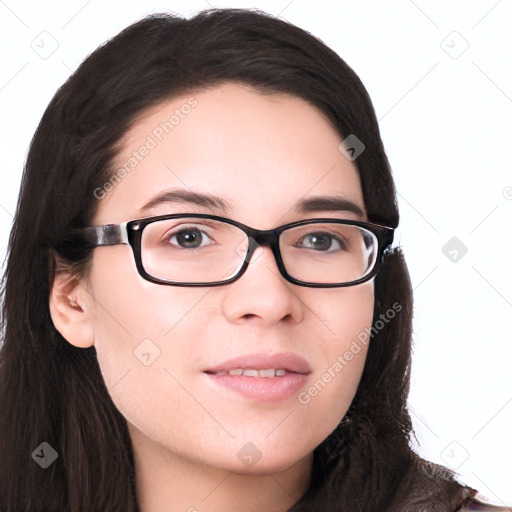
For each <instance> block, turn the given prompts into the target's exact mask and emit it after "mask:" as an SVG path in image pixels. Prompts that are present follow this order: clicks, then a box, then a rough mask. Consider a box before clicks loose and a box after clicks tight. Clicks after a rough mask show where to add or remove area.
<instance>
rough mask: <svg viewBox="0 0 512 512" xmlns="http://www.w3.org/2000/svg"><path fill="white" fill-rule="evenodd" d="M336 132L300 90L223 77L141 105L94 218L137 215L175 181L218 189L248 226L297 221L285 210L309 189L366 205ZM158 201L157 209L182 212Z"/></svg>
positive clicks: (204, 190) (192, 188)
mask: <svg viewBox="0 0 512 512" xmlns="http://www.w3.org/2000/svg"><path fill="white" fill-rule="evenodd" d="M341 140H342V137H341V136H340V134H339V133H338V132H337V131H336V130H335V129H334V127H333V126H332V124H331V123H330V121H329V120H328V119H327V118H326V116H325V115H324V114H323V113H322V112H320V111H319V110H318V109H316V108H315V107H313V106H312V105H310V104H309V103H308V102H306V101H305V100H303V99H301V98H298V97H296V96H292V95H287V94H281V93H272V94H267V93H265V94H262V93H261V92H258V91H256V90H255V89H253V88H252V87H250V86H247V85H242V84H235V83H227V84H222V85H219V86H216V87H213V88H211V89H208V90H202V91H198V92H196V93H191V94H187V95H183V96H180V97H176V98H173V99H172V100H168V101H165V102H162V103H160V104H159V105H157V106H155V107H152V108H151V109H148V110H147V111H145V112H144V113H143V114H142V115H140V116H139V117H138V118H137V120H136V121H135V123H134V124H133V125H132V127H131V128H130V129H129V131H128V132H127V133H126V134H125V136H124V137H123V139H122V141H121V144H120V148H121V149H120V151H119V152H118V155H117V157H116V160H115V162H114V165H113V166H112V173H113V174H112V177H111V179H110V180H109V185H107V187H106V188H105V189H106V190H107V192H106V194H105V198H104V199H103V200H102V201H101V202H100V205H99V209H98V212H97V215H96V218H95V222H96V223H107V222H122V221H124V220H128V219H130V218H134V217H137V216H138V215H137V213H138V212H139V211H140V210H141V208H142V207H143V206H144V205H145V204H147V203H148V202H149V201H150V200H151V199H152V198H153V197H154V196H155V195H157V194H159V193H161V192H162V191H165V190H178V189H180V190H187V191H189V192H190V191H192V192H198V193H206V194H210V195H215V196H218V197H220V198H222V199H224V202H225V203H226V204H228V205H229V207H230V210H231V215H230V216H231V217H233V218H235V217H236V218H237V219H238V220H240V221H242V222H244V221H245V222H248V223H249V224H251V223H252V225H253V226H254V227H271V226H272V225H274V223H275V222H276V221H277V219H278V218H280V219H281V220H283V219H284V220H285V221H290V220H294V219H293V218H291V217H290V214H289V213H290V210H291V209H292V207H293V205H294V204H295V203H296V202H298V201H300V200H303V199H304V198H307V197H308V196H318V195H326V194H329V195H336V196H339V197H342V198H345V199H347V200H350V201H352V202H354V203H356V204H358V205H359V206H360V207H361V209H362V210H364V203H363V199H362V192H361V185H360V180H359V175H358V172H357V168H356V167H355V165H354V163H353V162H351V161H350V160H348V159H347V158H346V157H345V156H344V154H342V153H341V152H340V151H339V149H338V146H339V144H340V142H341ZM171 207H172V211H171V209H170V208H171ZM159 208H160V209H158V211H155V212H154V213H156V214H160V213H167V212H168V213H173V212H174V211H187V209H186V208H185V209H184V205H176V206H173V205H167V210H166V211H162V208H163V206H159ZM189 210H190V208H189ZM194 210H197V208H194ZM152 213H153V212H148V214H152ZM224 213H226V212H224ZM139 216H140V215H139ZM309 216H311V215H309Z"/></svg>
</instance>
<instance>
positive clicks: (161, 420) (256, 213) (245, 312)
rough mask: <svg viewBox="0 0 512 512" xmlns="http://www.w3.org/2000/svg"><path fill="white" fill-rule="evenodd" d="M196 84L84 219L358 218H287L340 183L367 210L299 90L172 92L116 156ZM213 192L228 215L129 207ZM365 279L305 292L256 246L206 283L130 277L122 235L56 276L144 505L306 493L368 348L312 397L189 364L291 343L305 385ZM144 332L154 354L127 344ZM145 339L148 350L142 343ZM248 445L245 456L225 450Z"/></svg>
mask: <svg viewBox="0 0 512 512" xmlns="http://www.w3.org/2000/svg"><path fill="white" fill-rule="evenodd" d="M191 96H193V97H194V98H195V99H196V100H197V106H196V107H195V108H193V109H192V110H191V112H190V113H189V114H188V115H187V116H184V117H183V119H180V122H179V124H178V125H176V126H175V127H174V129H173V130H172V132H170V133H169V134H167V135H166V136H165V137H164V138H163V140H162V141H161V142H160V143H159V144H158V145H157V147H155V148H154V149H152V150H151V151H150V152H149V154H148V155H147V156H145V157H144V158H143V159H142V161H141V162H140V163H138V165H137V166H136V167H135V168H133V170H131V172H130V173H129V174H128V175H127V176H126V177H125V178H124V179H123V180H122V181H121V182H120V183H118V184H117V185H116V186H115V187H114V188H113V190H110V191H109V192H108V193H107V194H106V196H105V198H104V199H102V200H101V201H100V204H99V208H98V211H97V214H96V216H95V218H94V219H93V222H92V224H93V225H100V224H108V223H120V222H123V221H126V220H130V219H134V218H139V217H142V216H150V215H160V214H165V213H179V212H190V213H191V212H198V213H214V214H218V215H223V216H227V217H230V218H232V219H235V220H237V221H240V222H243V223H245V224H248V225H249V226H252V227H255V228H260V229H268V228H272V227H275V226H277V225H282V224H285V223H287V222H292V221H295V220H300V219H302V218H313V217H329V218H345V219H361V220H365V216H363V217H358V216H357V215H356V214H354V213H350V212H345V211H343V212H318V213H314V214H313V213H308V214H298V213H296V212H295V211H294V209H293V207H294V205H295V203H296V202H297V201H299V200H300V199H303V198H307V197H310V196H313V195H322V194H337V195H339V196H342V197H344V198H346V199H349V200H351V201H352V202H354V203H356V204H357V205H358V206H359V207H360V208H361V209H362V210H363V212H364V202H363V196H362V191H361V183H360V180H359V177H358V173H357V170H356V167H355V165H354V163H353V162H351V161H349V160H348V159H347V158H346V157H345V156H344V155H343V154H342V153H341V152H340V151H339V150H338V145H339V144H340V142H341V140H342V138H341V136H340V135H339V134H338V133H337V132H336V130H334V128H333V127H332V125H331V124H330V123H329V121H328V120H327V119H326V118H325V116H324V115H323V114H322V113H320V112H319V111H318V110H317V109H315V108H314V107H312V106H311V105H310V104H308V103H307V102H305V101H303V100H302V99H299V98H296V97H294V96H290V95H284V94H271V95H263V94H261V93H259V92H257V91H255V90H254V89H252V88H250V87H249V86H246V85H240V84H235V83H228V84H223V85H221V86H216V87H214V88H212V89H209V90H204V91H200V92H197V93H195V94H190V95H187V96H184V97H180V98H174V99H172V100H171V101H167V102H165V103H163V104H160V105H159V106H158V107H155V108H152V109H151V110H149V111H147V112H145V113H144V115H142V116H140V118H139V119H138V120H137V122H136V123H135V124H134V126H133V127H132V129H131V130H130V131H129V132H127V133H126V134H125V137H124V139H123V141H122V142H123V144H122V147H121V151H120V153H119V155H118V159H117V164H119V165H122V163H123V162H125V161H126V160H127V159H128V158H129V156H130V155H131V154H132V152H133V151H135V150H137V149H138V148H140V147H141V145H143V144H144V143H145V141H146V139H147V136H148V135H149V134H151V132H152V131H153V130H154V128H155V127H156V126H158V125H159V124H160V123H161V122H163V121H164V120H167V119H169V117H170V115H171V114H172V113H173V111H174V110H175V109H176V108H180V106H182V105H183V104H184V103H185V102H186V101H187V99H188V98H190V97H191ZM173 188H179V189H189V190H193V191H199V192H207V193H213V194H216V195H220V196H222V197H223V198H225V199H226V200H228V201H229V202H230V203H231V204H232V205H233V209H232V211H229V212H227V213H226V212H221V211H218V210H210V209H207V208H204V207H199V206H196V205H186V204H178V203H173V204H164V205H159V206H158V207H156V208H154V209H151V210H149V211H146V212H144V215H141V213H140V212H139V209H140V208H141V207H142V206H143V205H144V204H145V203H146V202H147V201H149V199H151V198H152V197H153V196H155V195H156V194H158V193H159V192H161V191H162V190H165V189H173ZM373 304H374V285H373V281H370V282H367V283H364V284H360V285H357V286H351V287H346V288H331V289H315V288H307V287H301V286H297V285H293V284H291V283H289V282H287V281H286V280H285V279H284V278H283V277H282V276H281V275H280V274H279V271H278V269H277V266H276V263H275V260H274V258H273V255H272V252H271V251H270V249H269V248H258V249H257V253H256V254H255V256H254V259H253V260H252V261H251V264H250V265H249V268H248V269H247V271H246V273H245V274H244V275H243V276H242V277H241V278H240V279H239V280H238V281H235V282H234V283H231V284H229V285H226V286H219V287H210V288H185V287H179V286H163V285H158V284H153V283H150V282H148V281H145V280H144V279H143V278H141V277H140V276H139V274H138V272H137V270H136V268H135V263H134V258H133V255H132V251H131V248H130V247H129V246H127V245H117V246H110V247H99V248H96V249H95V250H94V253H93V260H92V266H91V269H90V272H89V274H88V276H87V278H85V279H84V280H83V281H82V282H81V283H79V285H78V286H75V285H74V284H73V283H72V282H71V281H70V279H69V276H67V275H66V274H65V273H60V274H59V275H58V276H57V277H56V280H55V283H54V286H53V290H52V293H51V297H50V310H51V314H52V319H53V321H54V324H55V326H56V327H57V329H58V330H59V331H60V332H61V333H62V334H63V336H64V337H65V338H66V339H67V340H68V341H69V342H70V343H72V344H74V345H76V346H79V347H88V346H92V345H95V347H96V351H97V354H98V361H99V364H100V368H101V371H102V374H103V376H104V379H105V383H106V386H107V388H108V390H109V393H110V395H111V396H112V399H113V401H114V403H115V405H116V406H117V408H118V409H119V411H120V412H121V413H122V414H123V415H124V417H125V418H126V420H127V422H128V427H129V431H130V435H131V438H132V443H133V447H134V453H135V464H136V474H137V482H136V483H137V492H138V497H139V503H140V507H141V510H142V511H143V512H149V511H151V512H159V511H164V510H165V511H166V512H169V511H178V510H180V511H186V510H189V511H190V512H192V511H194V510H198V511H201V512H204V511H214V510H224V511H234V510H240V504H241V503H243V504H244V505H243V509H244V510H246V511H252V510H258V511H259V510H274V511H284V510H287V509H288V508H289V507H290V506H291V505H292V504H293V503H295V502H296V501H297V500H298V499H299V498H300V496H301V495H302V494H303V493H304V492H305V490H306V488H307V485H308V482H309V478H310V473H311V463H312V452H313V450H314V449H315V447H316V446H318V445H319V444H320V443H321V442H322V441H323V440H324V439H325V438H326V437H327V436H328V435H329V434H330V433H331V432H332V431H333V430H334V429H335V428H336V426H337V425H338V423H339V422H340V421H341V420H342V418H343V416H344V415H345V413H346V411H347V410H348V408H349V405H350V403H351V401H352V399H353V397H354V395H355V392H356V389H357V385H358V383H359V380H360V377H361V374H362V370H363V367H364V362H365V357H366V350H367V348H366V347H364V346H363V347H362V350H361V351H360V352H359V353H358V354H357V355H355V356H354V358H353V359H352V360H351V361H350V363H349V364H347V366H346V367H345V368H344V369H343V371H342V372H340V373H339V374H337V375H336V377H335V378H333V379H332V380H331V381H330V382H329V383H328V384H327V385H326V386H325V388H324V389H323V390H322V391H321V392H320V393H318V395H317V396H315V397H313V398H312V399H311V400H310V401H309V403H307V404H305V405H304V404H301V403H300V402H299V401H298V399H297V396H295V395H294V396H293V397H291V398H289V399H286V400H283V401H280V402H274V403H261V402H256V401H252V400H249V399H247V398H244V397H242V396H241V395H238V394H236V393H233V392H231V391H229V390H227V389H224V388H221V387H219V386H215V385H211V384H210V383H207V382H206V380H207V379H206V378H205V375H204V374H203V373H202V371H203V370H204V369H205V368H206V367H208V366H212V365H214V364H218V363H220V362H222V361H225V360H227V359H230V358H232V357H235V356H240V355H243V354H255V353H276V352H292V353H295V354H298V355H300V356H301V357H303V358H304V359H306V360H307V361H308V363H309V365H310V366H311V369H312V373H311V374H310V375H309V376H308V379H307V382H306V384H305V385H304V387H303V388H301V390H302V391H303V390H307V389H308V388H309V387H310V386H311V385H312V384H313V383H314V382H315V381H317V380H318V379H320V378H321V376H322V374H323V373H324V372H325V371H326V370H327V369H328V368H329V367H331V366H332V365H333V363H334V362H335V361H336V359H337V357H338V356H340V355H342V354H344V353H345V351H346V350H348V349H349V348H350V345H351V342H352V341H353V340H354V339H356V337H357V335H358V334H359V333H360V332H361V331H363V330H364V329H365V328H369V327H370V326H371V323H372V315H373ZM145 339H150V340H151V342H150V343H152V345H150V346H151V347H154V346H156V347H158V349H159V350H160V355H159V357H157V358H156V359H155V360H154V362H152V364H150V365H148V366H145V365H144V364H142V363H141V361H140V360H139V359H138V358H137V357H135V356H134V350H135V349H136V347H137V346H138V345H139V344H140V343H141V342H142V340H145ZM151 350H154V348H152V349H151ZM249 442H250V443H252V444H253V445H254V446H255V447H257V449H258V450H259V452H260V453H261V459H260V460H259V461H258V462H257V463H256V464H254V465H253V466H251V467H247V466H246V465H244V464H243V463H242V462H241V461H240V460H239V458H238V457H237V453H238V452H239V450H240V449H241V448H242V447H243V446H244V445H246V444H247V443H249Z"/></svg>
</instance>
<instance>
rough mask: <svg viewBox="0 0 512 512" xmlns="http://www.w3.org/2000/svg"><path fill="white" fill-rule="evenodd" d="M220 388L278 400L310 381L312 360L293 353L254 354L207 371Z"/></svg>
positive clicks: (258, 399)
mask: <svg viewBox="0 0 512 512" xmlns="http://www.w3.org/2000/svg"><path fill="white" fill-rule="evenodd" d="M203 373H204V374H205V375H206V376H207V377H208V378H209V381H210V382H212V383H213V384H214V386H215V388H216V390H217V391H221V392H223V393H226V391H227V392H228V393H235V394H238V395H239V396H240V395H241V396H243V397H244V398H247V399H249V400H252V401H257V402H278V401H282V400H286V399H288V398H290V397H292V396H293V395H294V394H296V393H298V391H299V390H300V388H301V387H303V386H304V385H305V383H306V381H307V378H308V375H309V374H310V373H311V368H310V366H309V364H308V362H307V361H306V360H305V359H304V358H302V357H300V356H298V355H296V354H292V353H283V354H251V355H246V356H242V357H237V358H234V359H230V360H228V361H224V362H223V363H220V364H218V365H215V366H213V367H210V368H208V369H206V370H204V371H203Z"/></svg>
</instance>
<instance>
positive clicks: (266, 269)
mask: <svg viewBox="0 0 512 512" xmlns="http://www.w3.org/2000/svg"><path fill="white" fill-rule="evenodd" d="M297 288H299V287H298V286H296V285H293V284H291V283H289V282H288V281H286V280H285V279H284V277H283V276H282V275H281V273H280V272H279V269H278V267H277V263H276V260H275V258H274V254H273V253H272V249H271V248H270V247H268V246H266V247H263V246H259V247H257V248H256V250H255V251H254V253H253V255H252V258H251V260H250V262H249V266H248V268H247V270H246V271H245V273H244V274H243V275H242V276H241V277H240V278H239V279H238V280H236V281H234V282H233V283H231V284H229V285H228V286H226V287H225V289H226V295H225V298H224V302H223V308H224V315H225V316H226V318H227V319H228V320H229V321H230V322H233V323H240V322H247V321H250V322H252V323H258V324H261V325H267V326H271V325H277V324H278V323H279V322H281V321H285V322H289V323H295V322H300V321H301V320H302V318H303V316H304V304H303V302H302V301H301V299H300V298H299V296H298V295H297V290H296V289H297Z"/></svg>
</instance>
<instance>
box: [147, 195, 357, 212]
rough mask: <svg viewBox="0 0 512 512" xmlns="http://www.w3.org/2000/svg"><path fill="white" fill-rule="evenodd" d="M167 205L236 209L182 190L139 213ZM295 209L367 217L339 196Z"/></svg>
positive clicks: (156, 200) (222, 201)
mask: <svg viewBox="0 0 512 512" xmlns="http://www.w3.org/2000/svg"><path fill="white" fill-rule="evenodd" d="M166 203H180V204H193V205H196V206H202V207H204V208H208V209H210V210H221V211H222V212H223V213H225V214H227V213H228V212H229V211H231V210H233V209H234V205H233V203H231V202H230V201H229V200H228V199H226V198H222V197H220V196H216V195H213V194H208V193H204V192H193V191H191V190H182V189H180V190H166V191H164V192H162V193H160V194H158V195H156V196H155V197H153V198H152V199H150V200H149V201H148V202H147V203H146V204H145V205H144V206H143V207H142V208H140V209H139V210H138V212H139V214H141V215H143V214H145V213H146V212H147V211H148V210H151V209H152V208H156V207H157V206H160V205H161V204H166ZM293 209H294V211H296V212H297V213H316V212H350V213H355V214H356V215H358V216H359V217H364V215H365V214H364V211H363V209H362V208H361V207H359V206H358V205H357V204H355V203H354V202H352V201H350V200H348V199H346V198H344V197H342V196H337V195H322V196H313V197H308V198H304V199H301V200H300V201H298V202H297V203H296V204H295V206H294V208H293Z"/></svg>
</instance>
